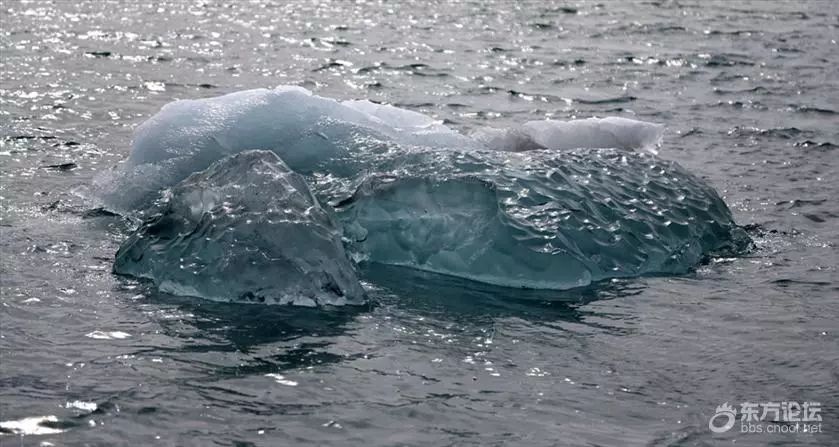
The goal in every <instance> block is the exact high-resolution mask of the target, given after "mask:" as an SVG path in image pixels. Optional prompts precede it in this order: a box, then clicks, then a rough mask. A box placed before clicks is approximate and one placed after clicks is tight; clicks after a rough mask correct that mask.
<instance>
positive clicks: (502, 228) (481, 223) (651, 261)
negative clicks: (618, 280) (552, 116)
mask: <svg viewBox="0 0 839 447" xmlns="http://www.w3.org/2000/svg"><path fill="white" fill-rule="evenodd" d="M369 167H370V168H369V169H368V170H367V171H366V172H367V173H366V174H362V175H361V176H359V177H358V178H356V179H354V180H353V181H351V182H341V181H336V180H335V179H334V178H322V179H320V180H319V182H318V183H317V184H316V186H315V188H316V190H318V191H321V194H323V195H325V196H328V197H329V198H330V200H331V202H332V203H333V204H335V205H336V206H337V209H338V211H339V218H340V220H341V221H342V222H343V223H344V227H345V231H346V234H347V239H348V241H349V250H350V251H351V253H352V256H353V257H354V258H355V259H357V260H367V261H370V262H376V263H384V264H392V265H400V266H407V267H412V268H416V269H420V270H426V271H432V272H437V273H443V274H447V275H453V276H459V277H463V278H469V279H473V280H476V281H481V282H486V283H491V284H497V285H503V286H511V287H528V288H538V289H567V288H572V287H578V286H585V285H588V284H590V283H591V282H593V281H598V280H603V279H607V278H615V277H631V276H639V275H648V274H680V273H685V272H687V271H688V270H690V269H691V268H693V267H694V266H696V265H697V263H699V262H700V261H701V260H702V259H703V257H705V256H708V255H709V254H712V253H718V254H719V253H733V252H736V251H737V250H740V249H742V248H744V247H745V244H746V243H747V241H748V238H747V237H746V236H745V234H744V233H743V231H742V230H741V229H740V228H739V227H737V226H736V225H735V224H734V221H733V219H732V217H731V214H730V212H729V210H728V208H727V207H726V205H725V203H724V202H723V201H722V199H720V197H719V196H718V195H717V194H716V192H715V191H714V190H713V189H712V188H711V187H709V186H707V185H706V184H705V183H703V182H702V181H701V180H699V179H698V178H696V177H694V176H692V175H690V174H689V173H687V172H686V171H685V170H684V169H682V168H681V167H680V166H679V165H677V164H676V163H673V162H669V161H664V160H661V159H659V158H657V157H655V156H654V155H652V154H648V153H638V152H626V151H622V150H616V149H585V150H575V151H568V152H563V153H562V154H561V155H558V154H557V153H554V152H551V151H545V150H541V151H530V152H526V153H504V152H492V151H431V150H416V151H408V152H403V153H400V154H387V155H376V156H373V157H371V158H370V160H369ZM341 194H346V196H344V197H342V195H341Z"/></svg>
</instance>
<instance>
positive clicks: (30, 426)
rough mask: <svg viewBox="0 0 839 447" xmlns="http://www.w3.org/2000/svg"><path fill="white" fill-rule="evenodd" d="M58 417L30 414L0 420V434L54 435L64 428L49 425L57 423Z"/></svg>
mask: <svg viewBox="0 0 839 447" xmlns="http://www.w3.org/2000/svg"><path fill="white" fill-rule="evenodd" d="M57 423H58V418H57V417H55V416H53V415H48V416H32V417H26V418H22V419H17V420H13V421H3V422H0V435H2V434H4V433H12V434H16V435H54V434H58V433H62V432H63V431H64V430H62V429H59V428H54V427H50V426H49V424H57Z"/></svg>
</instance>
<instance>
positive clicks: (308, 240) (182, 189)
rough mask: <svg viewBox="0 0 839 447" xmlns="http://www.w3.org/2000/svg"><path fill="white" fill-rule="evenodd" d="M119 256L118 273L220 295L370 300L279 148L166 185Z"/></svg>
mask: <svg viewBox="0 0 839 447" xmlns="http://www.w3.org/2000/svg"><path fill="white" fill-rule="evenodd" d="M147 215H148V217H147V218H146V219H145V221H144V222H143V223H142V225H141V226H140V227H139V228H138V229H137V230H136V231H135V232H134V233H133V234H132V235H131V236H130V237H129V238H128V240H126V241H125V242H124V243H123V244H122V246H121V247H120V249H119V251H118V252H117V255H116V261H115V263H114V272H116V273H118V274H123V275H130V276H133V277H138V278H146V279H149V280H151V281H152V282H153V283H154V284H155V285H156V286H157V287H158V288H159V289H160V290H161V291H164V292H168V293H172V294H176V295H186V296H196V297H202V298H208V299H212V300H216V301H231V302H260V303H281V304H284V303H294V304H302V305H320V304H336V305H337V304H346V303H356V304H357V303H361V302H362V301H363V299H364V292H363V290H362V288H361V286H360V284H359V283H358V279H357V278H356V273H355V270H354V268H353V265H352V264H351V262H350V261H349V259H348V258H347V255H346V253H345V251H344V247H343V246H342V244H341V239H340V237H341V233H340V230H339V229H338V227H337V226H336V224H335V222H334V220H333V218H332V217H331V216H330V213H329V212H327V211H326V210H324V209H323V208H322V207H321V206H320V205H319V203H318V201H317V199H316V198H315V197H314V196H313V195H312V193H311V192H310V190H309V187H308V186H307V184H306V182H305V180H304V179H303V177H301V176H300V175H298V174H296V173H294V172H292V171H291V170H290V169H289V168H288V167H287V166H286V165H285V163H283V161H282V160H280V159H279V158H278V157H277V155H276V154H274V153H273V152H268V151H247V152H242V153H239V154H237V155H234V156H231V157H229V158H225V159H223V160H221V161H219V162H216V163H215V164H213V165H212V166H210V167H209V168H208V169H207V170H205V171H202V172H199V173H196V174H194V175H192V176H190V177H189V178H187V179H186V180H184V181H183V182H181V183H180V184H178V185H177V186H176V187H174V188H172V189H171V190H169V191H166V193H165V194H164V196H163V198H161V199H160V200H158V201H157V203H156V204H155V206H154V208H153V209H152V210H151V211H150V212H149V213H147Z"/></svg>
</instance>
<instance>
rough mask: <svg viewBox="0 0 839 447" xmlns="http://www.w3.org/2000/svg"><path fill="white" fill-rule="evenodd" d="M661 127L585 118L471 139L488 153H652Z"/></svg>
mask: <svg viewBox="0 0 839 447" xmlns="http://www.w3.org/2000/svg"><path fill="white" fill-rule="evenodd" d="M663 133H664V126H662V125H660V124H653V123H645V122H643V121H635V120H631V119H627V118H619V117H608V118H588V119H582V120H575V121H554V120H545V121H529V122H527V123H525V124H523V125H522V126H521V127H520V128H517V129H516V128H514V129H479V130H478V131H476V132H474V133H473V135H472V136H473V138H475V139H477V140H478V141H481V142H483V143H484V144H485V145H487V146H488V147H489V148H490V149H494V150H506V151H514V152H519V151H525V150H533V149H543V148H544V149H554V150H559V149H578V148H616V149H633V150H647V151H650V152H656V147H657V146H658V145H659V144H660V142H661V137H662V135H663Z"/></svg>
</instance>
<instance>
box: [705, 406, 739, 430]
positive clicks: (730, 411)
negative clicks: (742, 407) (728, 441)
mask: <svg viewBox="0 0 839 447" xmlns="http://www.w3.org/2000/svg"><path fill="white" fill-rule="evenodd" d="M736 418H737V417H736V414H735V411H734V408H733V407H732V406H730V405H728V402H726V403H724V404H722V405H720V406H719V407H717V412H716V414H714V415H713V416H711V420H710V421H708V428H709V429H711V431H712V432H714V433H725V432H727V431H729V430H731V427H734V421H735V419H736ZM723 419H725V424H722V425H720V423H721V422H722V420H723Z"/></svg>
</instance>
